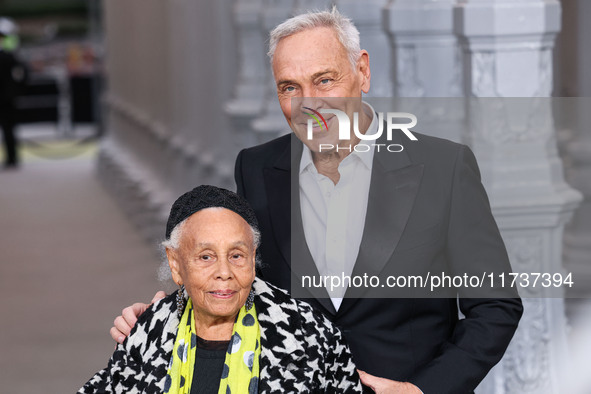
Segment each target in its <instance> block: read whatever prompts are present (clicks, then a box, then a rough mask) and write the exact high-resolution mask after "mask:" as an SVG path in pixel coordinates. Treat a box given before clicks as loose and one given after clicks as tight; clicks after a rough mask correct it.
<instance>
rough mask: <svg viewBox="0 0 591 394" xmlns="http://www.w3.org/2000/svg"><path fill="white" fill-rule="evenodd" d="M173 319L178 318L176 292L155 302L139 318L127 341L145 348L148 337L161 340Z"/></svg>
mask: <svg viewBox="0 0 591 394" xmlns="http://www.w3.org/2000/svg"><path fill="white" fill-rule="evenodd" d="M173 318H176V292H174V293H172V294H170V295H168V296H166V297H164V298H162V299H160V300H158V301H156V302H154V303H153V304H152V305H150V306H149V307H148V309H146V310H145V312H144V313H142V314H141V315H140V316H139V317H138V320H137V322H136V324H135V326H134V327H133V329H132V330H131V332H130V334H129V337H128V339H127V341H128V342H129V345H131V344H139V345H143V346H145V344H146V343H147V342H148V337H149V338H152V339H156V338H160V337H161V336H162V334H164V331H165V329H166V327H167V326H168V325H169V323H171V322H170V320H171V319H173ZM177 320H178V319H177ZM172 323H174V322H172ZM155 334H156V335H155Z"/></svg>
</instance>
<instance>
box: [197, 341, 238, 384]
mask: <svg viewBox="0 0 591 394" xmlns="http://www.w3.org/2000/svg"><path fill="white" fill-rule="evenodd" d="M229 344H230V341H208V340H205V339H203V338H200V337H197V349H196V351H195V367H194V369H193V383H192V385H191V394H217V392H218V390H219V387H220V377H221V376H222V370H223V368H224V360H225V359H226V350H228V345H229Z"/></svg>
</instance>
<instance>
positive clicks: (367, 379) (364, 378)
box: [357, 369, 375, 390]
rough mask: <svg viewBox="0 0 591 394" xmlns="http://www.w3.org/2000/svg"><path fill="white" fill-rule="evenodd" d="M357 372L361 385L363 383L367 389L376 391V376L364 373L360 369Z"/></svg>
mask: <svg viewBox="0 0 591 394" xmlns="http://www.w3.org/2000/svg"><path fill="white" fill-rule="evenodd" d="M357 372H358V373H359V379H361V383H363V384H364V385H366V386H367V387H369V388H371V389H372V390H375V387H374V383H375V376H373V375H370V374H368V373H367V372H365V371H362V370H360V369H358V370H357Z"/></svg>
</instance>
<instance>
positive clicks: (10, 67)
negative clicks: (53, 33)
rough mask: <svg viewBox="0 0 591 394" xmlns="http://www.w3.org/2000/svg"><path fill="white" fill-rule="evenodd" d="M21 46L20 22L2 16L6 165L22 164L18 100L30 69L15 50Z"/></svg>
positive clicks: (0, 96)
mask: <svg viewBox="0 0 591 394" xmlns="http://www.w3.org/2000/svg"><path fill="white" fill-rule="evenodd" d="M17 48H18V36H17V27H16V24H15V23H14V22H13V21H12V20H10V19H8V18H0V128H2V136H3V140H4V151H5V158H4V167H5V168H16V167H17V166H18V162H19V158H18V150H17V145H18V140H17V138H16V135H15V134H14V125H15V121H16V112H15V110H16V108H15V100H16V98H17V97H18V96H19V94H20V93H21V92H22V90H23V88H24V86H25V83H26V81H27V68H26V66H25V65H24V63H22V62H21V61H20V60H19V59H18V58H17V56H16V55H15V54H14V53H13V52H14V51H15V50H16V49H17Z"/></svg>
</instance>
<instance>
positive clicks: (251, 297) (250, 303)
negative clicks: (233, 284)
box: [244, 288, 255, 311]
mask: <svg viewBox="0 0 591 394" xmlns="http://www.w3.org/2000/svg"><path fill="white" fill-rule="evenodd" d="M254 294H255V293H254V289H252V288H251V289H250V293H248V297H247V298H246V302H245V303H244V307H245V308H246V311H249V310H251V309H252V306H253V305H254Z"/></svg>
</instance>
